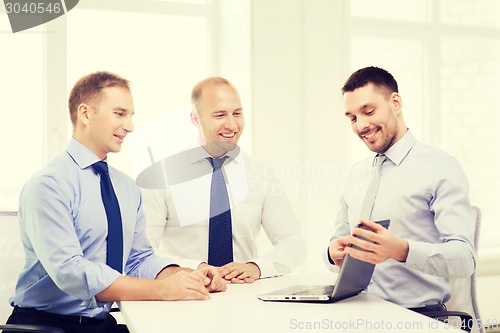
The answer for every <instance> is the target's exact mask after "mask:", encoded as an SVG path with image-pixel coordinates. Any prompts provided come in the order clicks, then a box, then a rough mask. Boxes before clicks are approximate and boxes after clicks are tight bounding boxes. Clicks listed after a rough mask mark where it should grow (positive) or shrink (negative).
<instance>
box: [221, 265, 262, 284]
mask: <svg viewBox="0 0 500 333" xmlns="http://www.w3.org/2000/svg"><path fill="white" fill-rule="evenodd" d="M219 273H220V274H221V276H222V277H223V278H224V279H225V280H226V281H229V282H231V283H253V282H254V281H255V280H257V279H258V278H259V277H260V268H259V266H257V264H254V263H253V262H247V263H245V264H243V263H239V262H230V263H229V264H226V265H224V266H222V267H219Z"/></svg>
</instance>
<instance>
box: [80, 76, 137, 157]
mask: <svg viewBox="0 0 500 333" xmlns="http://www.w3.org/2000/svg"><path fill="white" fill-rule="evenodd" d="M96 104H97V105H90V104H85V103H82V104H80V105H79V106H78V120H77V121H78V124H77V126H76V128H75V131H74V133H73V136H74V137H75V139H77V140H78V141H80V142H81V143H83V144H84V145H85V146H86V147H87V148H89V149H90V150H91V151H92V152H93V153H94V154H96V155H97V156H98V157H99V158H100V159H104V158H105V157H106V155H107V153H109V152H118V151H120V150H121V145H122V143H123V140H124V139H125V137H126V136H127V134H128V133H129V132H132V131H133V129H134V127H133V123H132V115H133V114H134V105H133V101H132V94H131V93H130V90H129V89H127V88H124V87H119V86H116V87H108V88H104V89H102V91H101V96H100V98H98V99H97V103H96Z"/></svg>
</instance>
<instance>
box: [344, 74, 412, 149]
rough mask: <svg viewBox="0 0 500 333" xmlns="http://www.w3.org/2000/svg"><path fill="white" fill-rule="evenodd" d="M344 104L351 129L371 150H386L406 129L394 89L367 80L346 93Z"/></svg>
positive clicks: (397, 95) (399, 102) (400, 103)
mask: <svg viewBox="0 0 500 333" xmlns="http://www.w3.org/2000/svg"><path fill="white" fill-rule="evenodd" d="M344 106H345V115H346V116H347V117H348V118H349V120H350V121H351V126H352V130H353V132H354V133H356V134H357V135H358V136H359V138H360V139H361V140H362V141H363V142H364V143H365V144H366V146H367V147H368V148H369V149H370V150H371V151H373V152H376V153H380V154H382V153H385V152H386V151H387V150H388V149H389V148H390V147H391V146H392V145H393V144H394V143H396V142H397V141H398V140H399V139H401V138H402V137H403V136H404V134H405V133H406V131H407V128H406V125H405V123H404V120H403V116H402V114H401V107H402V101H401V97H400V96H399V94H398V93H397V92H392V93H389V92H388V91H387V90H386V89H385V88H382V87H377V86H375V85H374V84H373V83H369V84H367V85H365V86H363V87H360V88H357V89H355V90H353V91H348V92H345V93H344Z"/></svg>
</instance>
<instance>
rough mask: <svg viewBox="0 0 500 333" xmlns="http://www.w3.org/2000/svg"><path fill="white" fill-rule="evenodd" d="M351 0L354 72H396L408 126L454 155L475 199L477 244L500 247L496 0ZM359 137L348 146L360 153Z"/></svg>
mask: <svg viewBox="0 0 500 333" xmlns="http://www.w3.org/2000/svg"><path fill="white" fill-rule="evenodd" d="M350 3H351V7H350V13H351V16H352V17H351V19H350V21H349V22H350V29H351V39H350V43H351V56H350V60H351V69H352V70H355V69H358V68H360V67H363V66H366V65H379V66H381V67H384V68H387V69H388V70H389V71H391V72H393V74H395V76H396V79H397V80H398V82H399V84H400V89H401V94H402V97H403V102H404V114H405V119H406V122H407V125H408V126H409V127H410V128H411V129H412V131H413V132H414V133H415V134H416V136H417V138H419V139H420V140H422V141H424V142H427V143H429V144H431V145H434V146H437V147H439V148H441V149H443V150H445V151H447V152H449V153H451V154H452V155H454V156H455V157H457V158H458V160H459V161H460V162H461V164H462V166H463V168H464V170H465V173H466V175H467V177H468V180H469V183H470V189H471V190H470V196H471V201H472V204H475V205H478V206H479V207H480V208H481V210H482V212H483V220H482V221H483V225H482V235H481V247H482V248H484V247H488V246H498V236H497V235H496V234H497V233H496V231H495V230H496V229H495V222H496V219H497V216H496V215H498V214H495V208H496V206H497V205H498V203H499V202H500V194H499V193H498V191H497V190H496V188H498V186H499V185H500V180H499V179H498V177H497V176H496V168H495V167H494V165H496V164H498V154H494V153H493V152H495V151H497V150H498V147H497V144H496V140H495V139H494V135H495V133H496V130H495V129H496V124H497V123H498V122H497V120H500V113H499V112H497V111H496V110H495V107H494V106H495V105H496V100H497V98H496V95H497V92H496V87H498V86H499V84H500V37H499V36H500V23H499V21H498V13H500V2H498V1H494V0H482V1H466V0H441V1H419V0H414V1H404V4H403V3H402V2H400V1H397V0H383V1H382V0H381V1H377V2H376V3H374V2H372V1H368V0H352V1H351V2H350ZM389 9H390V10H389ZM356 139H357V138H356ZM353 140H354V139H353ZM357 141H359V140H356V142H353V147H354V149H358V150H357V151H361V150H360V149H361V148H358V147H359V146H360V145H361V143H359V142H357ZM354 155H355V154H354Z"/></svg>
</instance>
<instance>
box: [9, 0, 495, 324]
mask: <svg viewBox="0 0 500 333" xmlns="http://www.w3.org/2000/svg"><path fill="white" fill-rule="evenodd" d="M499 17H500V1H497V0H404V1H402V0H350V1H347V0H177V1H168V0H157V1H153V0H140V1H139V0H80V2H79V3H78V5H77V6H76V7H75V8H74V9H73V10H71V11H70V12H68V13H67V14H66V15H64V16H62V17H60V18H57V19H56V20H54V21H51V22H49V23H47V24H45V25H43V26H39V27H35V28H32V29H29V30H26V31H24V32H19V33H16V34H13V33H12V32H11V31H10V26H9V21H8V18H7V15H6V13H5V8H4V7H2V6H0V47H1V52H0V60H1V61H0V69H1V71H0V73H1V74H0V78H1V79H0V91H1V93H0V96H1V98H0V113H1V122H0V142H1V146H2V161H3V163H2V167H1V168H2V170H1V173H0V184H1V187H0V211H16V210H17V199H18V196H19V192H20V190H21V188H22V185H23V184H24V183H25V182H26V180H27V179H28V178H29V177H30V176H31V175H32V174H33V173H34V172H35V171H36V170H38V169H40V168H41V167H42V166H43V165H44V164H45V163H46V162H48V161H49V160H50V159H52V158H53V157H54V156H55V155H57V154H58V153H59V152H61V151H62V150H63V149H64V148H65V147H66V144H67V142H68V139H69V137H70V136H71V123H70V121H69V117H68V111H67V94H68V92H69V90H70V89H71V87H72V85H73V84H74V82H75V81H76V80H77V79H78V78H79V77H81V76H82V75H85V74H87V73H89V72H92V71H96V70H109V71H113V72H116V73H118V74H120V75H122V76H124V77H125V78H127V79H130V80H131V82H132V92H133V96H134V101H135V107H136V115H135V116H134V118H135V125H136V131H135V133H133V134H132V135H130V138H128V139H127V140H126V142H125V143H124V146H123V150H122V153H120V154H116V155H112V156H110V160H111V163H113V164H114V165H115V166H116V167H118V168H120V169H122V170H124V171H126V172H127V173H129V174H130V175H131V176H132V177H135V175H136V174H137V173H138V171H140V169H141V167H143V166H144V164H145V163H148V160H147V155H145V150H144V145H145V144H146V145H148V146H152V147H154V151H155V154H156V157H158V158H159V157H161V155H162V154H167V153H169V151H171V150H174V149H177V148H179V144H181V143H183V142H185V141H187V140H189V139H191V138H194V135H195V131H194V129H193V128H192V127H191V125H190V123H189V120H188V119H189V118H188V114H189V110H190V105H189V97H190V91H191V88H192V86H193V85H194V84H195V83H196V82H197V81H199V80H201V79H203V78H205V77H207V76H210V75H221V76H225V77H226V78H228V79H229V80H230V81H232V82H233V83H234V84H235V85H236V86H237V88H238V89H239V91H240V94H241V97H242V103H243V107H244V112H245V117H246V126H245V130H244V134H243V136H242V139H241V141H240V144H241V146H242V148H243V149H244V150H246V151H247V152H249V153H251V154H253V155H254V156H255V157H257V158H258V159H260V160H262V161H265V162H266V163H267V164H268V165H269V166H270V167H272V168H273V170H274V172H276V174H277V175H278V176H279V177H280V178H281V179H282V181H283V182H284V183H285V186H286V189H287V192H288V194H289V195H290V198H291V200H292V202H293V205H294V207H295V210H296V213H297V214H298V215H299V216H300V218H301V221H302V227H303V231H304V234H305V236H306V238H307V240H308V243H309V252H308V260H307V262H306V263H305V264H304V265H303V266H302V267H300V268H299V270H300V271H302V272H317V271H320V270H323V269H324V268H323V264H322V263H321V260H320V253H321V251H323V250H324V246H325V244H326V243H327V242H328V238H329V235H330V234H331V233H332V230H333V224H334V220H335V215H336V211H337V208H338V199H339V194H340V191H341V188H342V183H343V179H344V177H345V176H346V173H347V171H348V169H349V166H350V165H351V164H352V163H354V162H356V161H357V160H359V159H361V158H363V157H366V156H368V155H369V151H368V150H367V149H366V147H365V146H364V145H363V143H362V142H361V141H360V140H359V139H358V138H357V137H355V135H354V134H353V133H352V132H351V129H350V125H349V121H348V120H347V119H346V118H345V117H344V115H343V109H342V100H341V94H340V87H341V86H342V84H343V82H344V81H345V80H346V78H347V77H348V76H349V74H350V73H351V72H353V71H354V70H356V69H358V68H360V67H364V66H368V65H376V66H380V67H384V68H386V69H388V70H389V71H390V72H391V73H392V74H394V76H395V77H396V79H397V80H398V83H399V85H400V93H401V95H402V98H403V103H404V106H403V113H404V115H405V119H406V123H407V125H408V126H409V127H410V128H411V130H412V131H413V132H414V134H415V135H416V137H417V138H418V139H420V140H421V141H423V142H426V143H428V144H431V145H433V146H436V147H439V148H441V149H443V150H446V151H448V152H450V153H451V154H453V155H455V156H456V157H457V158H458V159H459V160H460V162H461V163H462V165H463V167H464V170H465V173H466V174H467V176H468V179H469V182H470V186H471V191H470V196H471V201H472V203H473V204H475V205H477V206H479V207H480V208H481V209H482V212H483V220H482V222H483V229H482V233H481V240H480V243H481V247H480V262H479V266H478V274H479V276H480V279H482V280H480V283H481V284H482V286H484V287H483V288H484V289H485V290H486V289H490V287H486V285H488V284H489V283H491V284H493V283H495V281H497V282H498V281H499V278H500V265H499V263H500V242H499V238H500V236H498V232H497V225H498V216H499V214H498V213H497V212H496V211H495V210H496V208H497V206H498V204H499V203H500V193H499V191H498V190H497V189H498V188H499V185H500V179H499V177H497V172H496V171H494V170H496V167H494V165H495V164H498V162H499V160H500V157H499V155H498V154H497V152H498V150H499V148H498V144H497V142H496V141H497V134H496V133H497V127H498V122H499V121H500V112H498V110H496V109H497V104H498V98H497V96H498V92H497V89H498V87H499V86H500V20H499ZM5 161H10V162H9V163H6V162H5ZM401 186H404V184H401ZM267 246H269V245H268V244H267V243H266V240H265V237H263V239H262V248H263V249H265V248H266V247H267ZM481 281H482V282H481ZM480 287H481V285H480ZM492 288H494V287H492ZM484 294H485V297H482V295H481V297H482V298H483V301H481V299H480V303H484V304H486V305H485V306H482V308H483V307H488V308H490V307H491V305H492V304H494V303H493V302H497V300H494V299H493V297H491V296H489V295H487V294H491V293H486V292H485V293H484ZM490 299H491V302H490ZM487 302H490V303H487ZM497 308H498V307H497ZM482 310H483V309H482ZM488 316H491V319H494V317H492V316H495V317H496V319H500V313H498V311H497V312H496V313H492V314H489V313H488Z"/></svg>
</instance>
